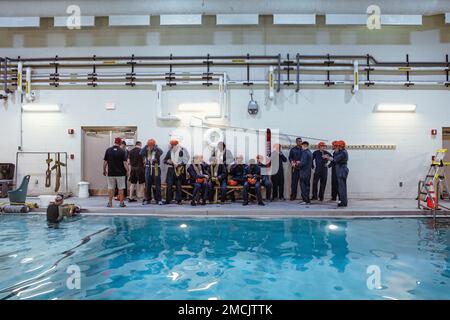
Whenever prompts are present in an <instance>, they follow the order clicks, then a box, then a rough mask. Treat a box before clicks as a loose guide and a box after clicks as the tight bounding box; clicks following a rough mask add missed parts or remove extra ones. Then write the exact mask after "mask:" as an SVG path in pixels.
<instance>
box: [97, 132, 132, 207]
mask: <svg viewBox="0 0 450 320" xmlns="http://www.w3.org/2000/svg"><path fill="white" fill-rule="evenodd" d="M121 143H122V139H121V138H116V139H115V140H114V145H113V146H112V147H110V148H108V149H107V150H106V152H105V157H104V158H103V175H104V176H106V177H107V182H108V205H107V206H108V207H109V208H110V207H112V199H113V196H114V189H115V188H116V187H117V188H118V189H119V200H120V206H121V207H125V203H124V198H125V193H124V190H125V188H126V185H125V179H126V176H127V172H128V171H129V168H128V162H127V161H128V159H127V154H126V153H125V151H124V150H123V149H122V148H120V144H121Z"/></svg>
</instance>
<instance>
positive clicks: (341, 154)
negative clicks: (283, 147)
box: [289, 138, 349, 207]
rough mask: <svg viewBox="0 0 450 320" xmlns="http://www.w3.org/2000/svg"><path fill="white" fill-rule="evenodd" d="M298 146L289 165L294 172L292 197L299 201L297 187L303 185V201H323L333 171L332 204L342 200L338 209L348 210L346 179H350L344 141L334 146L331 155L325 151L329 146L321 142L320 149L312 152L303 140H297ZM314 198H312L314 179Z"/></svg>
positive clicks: (291, 155)
mask: <svg viewBox="0 0 450 320" xmlns="http://www.w3.org/2000/svg"><path fill="white" fill-rule="evenodd" d="M295 143H296V146H295V147H293V148H292V149H291V150H290V151H289V161H290V163H291V168H292V180H291V197H290V200H295V199H296V197H297V187H298V185H300V193H301V197H302V201H303V203H305V204H309V203H311V200H320V201H323V200H324V194H325V188H326V185H327V180H328V169H329V168H331V200H332V201H336V200H337V198H338V197H339V204H338V206H339V207H346V206H347V204H348V200H347V176H348V172H349V170H348V167H347V162H348V152H347V150H346V144H345V142H344V141H342V140H339V141H333V142H332V153H330V152H328V151H327V150H326V147H327V145H326V144H325V143H324V142H319V144H318V149H317V150H315V151H314V152H311V150H309V143H308V142H307V141H302V138H297V139H296V140H295ZM312 170H314V174H313V181H312V197H310V194H311V193H310V191H311V188H310V185H311V175H312Z"/></svg>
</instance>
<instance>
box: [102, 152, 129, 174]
mask: <svg viewBox="0 0 450 320" xmlns="http://www.w3.org/2000/svg"><path fill="white" fill-rule="evenodd" d="M103 160H105V161H106V162H108V177H123V176H126V174H127V171H126V169H125V166H124V164H123V163H124V161H127V155H126V153H125V151H123V150H122V149H121V148H120V147H118V146H112V147H110V148H108V149H106V152H105V158H104V159H103Z"/></svg>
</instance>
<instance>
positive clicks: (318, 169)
mask: <svg viewBox="0 0 450 320" xmlns="http://www.w3.org/2000/svg"><path fill="white" fill-rule="evenodd" d="M318 147H319V149H318V150H316V151H314V152H313V169H314V176H313V185H312V194H313V196H312V200H317V199H319V200H320V201H323V196H324V193H325V187H326V186H327V178H328V160H329V159H330V157H331V153H329V152H328V151H327V150H325V149H326V147H327V145H326V144H325V142H323V141H321V142H319V144H318ZM319 182H320V187H319V198H317V189H318V184H319Z"/></svg>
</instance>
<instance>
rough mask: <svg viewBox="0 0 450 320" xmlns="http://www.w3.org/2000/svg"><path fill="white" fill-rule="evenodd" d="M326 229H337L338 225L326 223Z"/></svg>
mask: <svg viewBox="0 0 450 320" xmlns="http://www.w3.org/2000/svg"><path fill="white" fill-rule="evenodd" d="M328 229H330V230H337V229H338V226H337V225H335V224H329V225H328Z"/></svg>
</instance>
